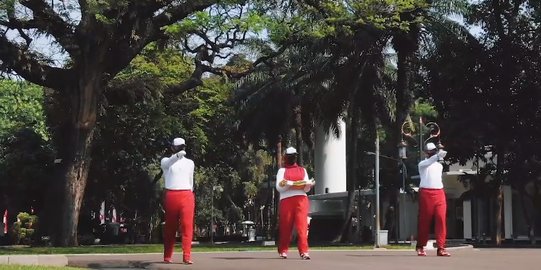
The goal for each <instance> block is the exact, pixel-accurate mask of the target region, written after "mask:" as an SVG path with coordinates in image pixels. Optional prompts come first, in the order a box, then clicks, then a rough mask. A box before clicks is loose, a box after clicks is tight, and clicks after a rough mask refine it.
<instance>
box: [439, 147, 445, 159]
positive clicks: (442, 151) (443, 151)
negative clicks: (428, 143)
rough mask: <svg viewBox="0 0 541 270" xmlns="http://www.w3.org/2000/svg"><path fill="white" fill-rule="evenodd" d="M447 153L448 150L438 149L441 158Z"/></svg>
mask: <svg viewBox="0 0 541 270" xmlns="http://www.w3.org/2000/svg"><path fill="white" fill-rule="evenodd" d="M446 155H447V151H445V150H442V149H440V151H438V157H439V158H441V159H443V158H444V157H445V156H446Z"/></svg>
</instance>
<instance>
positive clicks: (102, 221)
mask: <svg viewBox="0 0 541 270" xmlns="http://www.w3.org/2000/svg"><path fill="white" fill-rule="evenodd" d="M102 224H105V201H103V202H101V207H100V225H102Z"/></svg>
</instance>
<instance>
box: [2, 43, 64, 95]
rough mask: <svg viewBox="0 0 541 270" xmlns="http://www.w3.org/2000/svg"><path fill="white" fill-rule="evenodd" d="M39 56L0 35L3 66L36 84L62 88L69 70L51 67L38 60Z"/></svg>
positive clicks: (56, 88) (57, 88)
mask: <svg viewBox="0 0 541 270" xmlns="http://www.w3.org/2000/svg"><path fill="white" fill-rule="evenodd" d="M37 59H38V56H36V55H35V54H32V53H31V52H29V51H27V50H23V49H22V48H20V47H19V46H17V45H15V44H13V43H11V42H10V41H9V40H8V39H7V38H6V37H5V36H0V60H1V61H2V66H3V67H4V68H6V69H8V70H13V71H15V72H16V73H17V74H18V75H20V76H21V77H23V78H25V79H26V80H28V81H30V82H33V83H35V84H38V85H41V86H45V87H49V88H53V89H55V90H62V89H63V88H64V87H63V86H64V85H65V84H66V82H65V78H68V76H66V75H67V70H64V69H60V68H55V67H51V66H48V65H45V64H42V63H40V62H38V60H37Z"/></svg>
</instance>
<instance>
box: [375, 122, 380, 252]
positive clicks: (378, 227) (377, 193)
mask: <svg viewBox="0 0 541 270" xmlns="http://www.w3.org/2000/svg"><path fill="white" fill-rule="evenodd" d="M374 156H375V159H376V160H375V163H376V164H375V165H376V171H375V172H374V174H375V178H376V247H377V248H379V247H380V242H379V234H380V232H379V231H380V216H379V135H378V134H377V132H376V154H375V155H374Z"/></svg>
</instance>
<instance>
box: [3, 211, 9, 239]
mask: <svg viewBox="0 0 541 270" xmlns="http://www.w3.org/2000/svg"><path fill="white" fill-rule="evenodd" d="M2 223H4V234H7V233H8V210H7V209H6V210H5V211H4V218H2Z"/></svg>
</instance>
